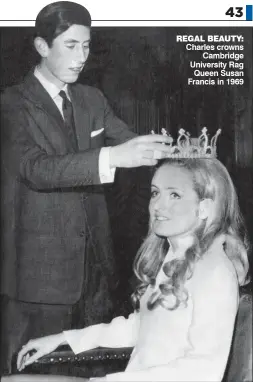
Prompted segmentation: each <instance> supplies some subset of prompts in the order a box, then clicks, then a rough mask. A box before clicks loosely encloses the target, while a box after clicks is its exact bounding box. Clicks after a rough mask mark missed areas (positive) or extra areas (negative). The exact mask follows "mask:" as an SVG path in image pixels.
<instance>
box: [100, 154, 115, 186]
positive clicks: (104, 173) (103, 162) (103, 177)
mask: <svg viewBox="0 0 253 382" xmlns="http://www.w3.org/2000/svg"><path fill="white" fill-rule="evenodd" d="M110 149H111V148H110V147H102V149H101V150H100V153H99V158H98V171H99V178H100V182H101V183H112V182H113V181H114V177H115V171H116V167H113V168H111V167H110Z"/></svg>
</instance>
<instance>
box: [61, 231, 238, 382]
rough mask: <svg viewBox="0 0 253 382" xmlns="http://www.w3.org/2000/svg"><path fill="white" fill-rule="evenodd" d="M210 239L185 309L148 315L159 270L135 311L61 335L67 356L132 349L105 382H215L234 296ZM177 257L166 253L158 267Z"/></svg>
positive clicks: (231, 272)
mask: <svg viewBox="0 0 253 382" xmlns="http://www.w3.org/2000/svg"><path fill="white" fill-rule="evenodd" d="M222 244H223V241H222V238H219V239H216V240H215V242H214V243H213V245H212V246H211V247H210V249H209V250H208V251H207V253H206V254H205V255H204V256H203V259H202V260H199V261H198V262H197V264H196V266H195V269H194V274H193V277H192V278H191V279H190V280H188V281H187V282H186V285H185V287H186V288H187V291H188V293H189V298H188V302H187V306H186V307H184V306H182V307H179V308H178V309H176V310H167V309H165V308H163V307H162V306H158V307H157V308H155V309H154V310H148V308H147V301H148V299H149V297H150V295H151V293H152V292H153V291H154V288H157V287H158V285H159V284H160V283H161V281H162V279H163V278H165V277H166V276H165V274H164V272H163V269H162V267H161V269H160V271H159V273H158V275H157V279H156V286H155V287H152V286H149V287H148V288H147V290H146V292H145V294H144V295H143V296H142V298H141V301H140V311H139V312H134V313H133V314H131V315H130V316H129V318H128V319H125V318H124V317H117V318H115V319H114V320H112V322H111V323H110V324H99V325H94V326H91V327H88V328H85V329H81V330H71V331H65V332H64V333H65V338H66V340H67V342H68V343H69V345H70V346H71V348H72V349H73V351H74V352H75V353H79V352H81V351H84V350H88V349H92V348H95V347H98V346H105V347H124V346H134V350H133V352H132V355H131V358H130V360H129V363H128V365H127V367H126V370H125V371H124V372H120V373H113V374H108V375H107V376H106V380H108V381H117V382H119V381H128V382H129V381H145V382H146V381H152V382H153V381H167V382H168V381H171V382H186V381H187V382H190V381H192V382H207V381H209V382H220V381H221V380H222V378H223V374H224V371H225V368H226V364H227V360H228V355H229V351H230V346H231V341H232V336H233V330H234V322H235V317H236V314H237V309H238V303H239V294H238V281H237V277H236V273H235V269H234V266H233V265H232V263H231V261H230V260H229V259H228V257H227V255H226V253H225V252H224V250H223V245H222ZM179 256H182V253H180V252H175V253H173V251H172V250H171V249H170V250H169V252H168V254H167V255H166V258H165V260H164V263H166V262H167V261H168V260H170V259H172V258H175V257H179Z"/></svg>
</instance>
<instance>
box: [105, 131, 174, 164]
mask: <svg viewBox="0 0 253 382" xmlns="http://www.w3.org/2000/svg"><path fill="white" fill-rule="evenodd" d="M171 142H172V138H171V137H168V136H164V135H159V134H152V135H142V136H140V137H136V138H133V139H131V140H129V141H127V142H125V143H122V144H120V145H118V146H114V147H111V149H110V166H111V167H139V166H154V165H156V164H157V162H158V159H163V158H166V157H167V156H168V155H169V154H170V153H171V148H170V146H168V144H171ZM166 144H167V145H166Z"/></svg>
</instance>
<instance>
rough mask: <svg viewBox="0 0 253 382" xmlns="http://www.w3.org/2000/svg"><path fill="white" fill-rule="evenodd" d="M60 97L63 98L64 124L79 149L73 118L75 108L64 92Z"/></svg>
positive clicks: (61, 92)
mask: <svg viewBox="0 0 253 382" xmlns="http://www.w3.org/2000/svg"><path fill="white" fill-rule="evenodd" d="M59 96H61V97H62V100H63V101H62V111H63V116H64V124H65V127H66V132H67V135H68V137H69V139H70V141H71V143H72V145H73V146H74V147H77V141H76V134H75V127H74V118H73V107H72V103H71V102H70V101H69V99H68V97H67V95H66V93H65V91H64V90H61V91H60V93H59Z"/></svg>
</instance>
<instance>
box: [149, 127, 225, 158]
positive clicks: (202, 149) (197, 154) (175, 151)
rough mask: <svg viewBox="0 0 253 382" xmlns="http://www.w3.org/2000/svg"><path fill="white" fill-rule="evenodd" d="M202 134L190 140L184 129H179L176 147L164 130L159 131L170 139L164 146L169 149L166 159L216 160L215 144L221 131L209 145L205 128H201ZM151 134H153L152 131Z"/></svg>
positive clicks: (218, 131) (219, 131)
mask: <svg viewBox="0 0 253 382" xmlns="http://www.w3.org/2000/svg"><path fill="white" fill-rule="evenodd" d="M201 132H202V134H201V135H200V136H199V137H198V138H192V137H191V136H190V133H188V132H186V131H185V130H184V129H180V130H179V132H178V138H177V143H176V145H174V146H173V138H172V136H171V135H170V134H168V133H167V131H166V130H165V129H162V130H161V133H162V135H165V136H168V137H170V138H171V139H170V142H169V143H168V144H167V143H166V145H168V146H170V147H171V154H168V155H167V157H168V158H216V156H217V152H216V151H217V150H216V142H217V138H218V136H219V135H220V133H221V129H219V130H217V132H216V134H215V135H214V136H213V137H212V139H211V140H210V143H209V138H208V135H207V128H206V127H203V129H202V130H201ZM151 134H155V132H154V130H152V131H151Z"/></svg>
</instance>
